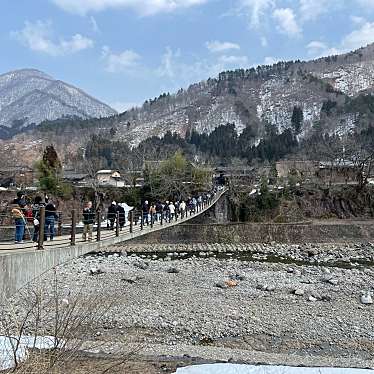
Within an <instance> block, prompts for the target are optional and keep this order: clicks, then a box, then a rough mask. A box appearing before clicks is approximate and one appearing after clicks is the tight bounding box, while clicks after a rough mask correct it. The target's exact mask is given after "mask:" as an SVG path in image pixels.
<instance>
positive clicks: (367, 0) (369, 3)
mask: <svg viewBox="0 0 374 374" xmlns="http://www.w3.org/2000/svg"><path fill="white" fill-rule="evenodd" d="M356 2H357V3H358V5H360V6H362V7H363V8H364V9H368V8H371V9H374V1H373V0H356Z"/></svg>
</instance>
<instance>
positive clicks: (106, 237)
mask: <svg viewBox="0 0 374 374" xmlns="http://www.w3.org/2000/svg"><path fill="white" fill-rule="evenodd" d="M225 192H226V190H222V191H219V192H218V193H217V194H216V195H215V196H214V197H213V199H212V201H211V203H210V204H208V205H207V206H205V207H204V208H203V209H201V210H200V211H198V212H197V213H193V214H192V215H189V214H188V215H187V216H186V217H185V218H183V219H181V218H179V219H178V220H177V221H175V220H173V221H172V222H166V221H164V222H163V224H162V225H161V223H160V222H155V223H154V225H153V227H151V224H149V225H144V227H143V230H142V229H141V226H140V224H136V225H135V224H134V225H133V232H132V233H130V225H129V224H128V223H127V225H126V226H125V227H124V228H123V230H121V231H120V235H119V236H118V237H117V236H116V234H115V230H108V229H107V228H104V227H103V228H102V229H101V241H100V242H96V231H94V233H93V240H92V242H85V241H83V239H82V235H81V234H78V233H77V234H76V240H75V243H76V245H79V246H83V247H85V246H86V247H87V248H93V247H95V245H94V244H95V243H97V244H99V243H100V245H98V247H102V246H103V244H104V245H105V244H107V245H111V244H113V240H115V242H116V243H118V242H124V241H128V240H131V239H133V238H135V237H138V236H143V235H146V234H149V233H151V232H155V231H160V230H164V229H166V228H169V227H173V226H176V225H179V224H182V223H184V222H188V221H189V220H191V219H193V218H195V217H198V216H200V215H201V214H203V213H204V212H206V211H207V210H208V209H209V208H210V207H212V206H213V205H214V204H215V203H216V202H217V201H218V200H219V199H220V198H221V196H222V195H223V194H224V193H225ZM70 246H71V245H70V235H62V236H56V237H55V238H54V240H53V241H45V242H44V250H50V249H56V248H65V247H70ZM36 249H37V243H34V242H32V241H26V242H24V243H21V244H15V243H12V242H9V241H8V242H4V241H3V242H0V255H4V254H10V253H14V252H15V251H16V252H17V253H20V252H29V251H35V250H36Z"/></svg>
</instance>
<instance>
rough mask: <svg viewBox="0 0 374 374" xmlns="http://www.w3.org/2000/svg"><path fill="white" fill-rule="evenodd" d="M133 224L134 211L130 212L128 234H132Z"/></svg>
mask: <svg viewBox="0 0 374 374" xmlns="http://www.w3.org/2000/svg"><path fill="white" fill-rule="evenodd" d="M133 224H134V211H133V210H131V211H130V234H132V233H133V231H134V230H133Z"/></svg>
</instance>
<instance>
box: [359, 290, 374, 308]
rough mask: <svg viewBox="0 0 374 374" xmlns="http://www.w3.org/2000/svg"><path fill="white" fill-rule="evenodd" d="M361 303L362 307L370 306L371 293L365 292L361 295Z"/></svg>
mask: <svg viewBox="0 0 374 374" xmlns="http://www.w3.org/2000/svg"><path fill="white" fill-rule="evenodd" d="M361 303H362V304H364V305H371V304H373V298H372V296H371V292H370V291H368V292H365V293H364V294H363V295H361Z"/></svg>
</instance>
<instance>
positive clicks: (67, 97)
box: [0, 69, 117, 136]
mask: <svg viewBox="0 0 374 374" xmlns="http://www.w3.org/2000/svg"><path fill="white" fill-rule="evenodd" d="M116 114H117V112H116V111H115V110H114V109H112V108H111V107H110V106H108V105H107V104H104V103H102V102H101V101H100V100H98V99H96V98H94V97H93V96H91V95H88V94H87V93H85V92H84V91H83V90H82V89H80V88H78V87H75V86H73V85H71V84H68V83H65V82H63V81H61V80H56V79H54V78H53V77H51V76H50V75H48V74H46V73H44V72H42V71H40V70H37V69H18V70H13V71H10V72H8V73H4V74H1V75H0V129H1V131H0V133H1V132H3V133H5V134H7V135H8V136H11V135H12V134H15V133H18V132H20V131H22V129H23V128H28V127H30V126H32V125H35V126H37V125H39V124H40V123H41V122H43V121H45V120H56V119H59V118H62V117H80V118H83V119H87V118H97V117H109V116H112V115H116ZM21 122H22V125H20V123H21ZM15 123H16V124H17V126H15Z"/></svg>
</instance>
